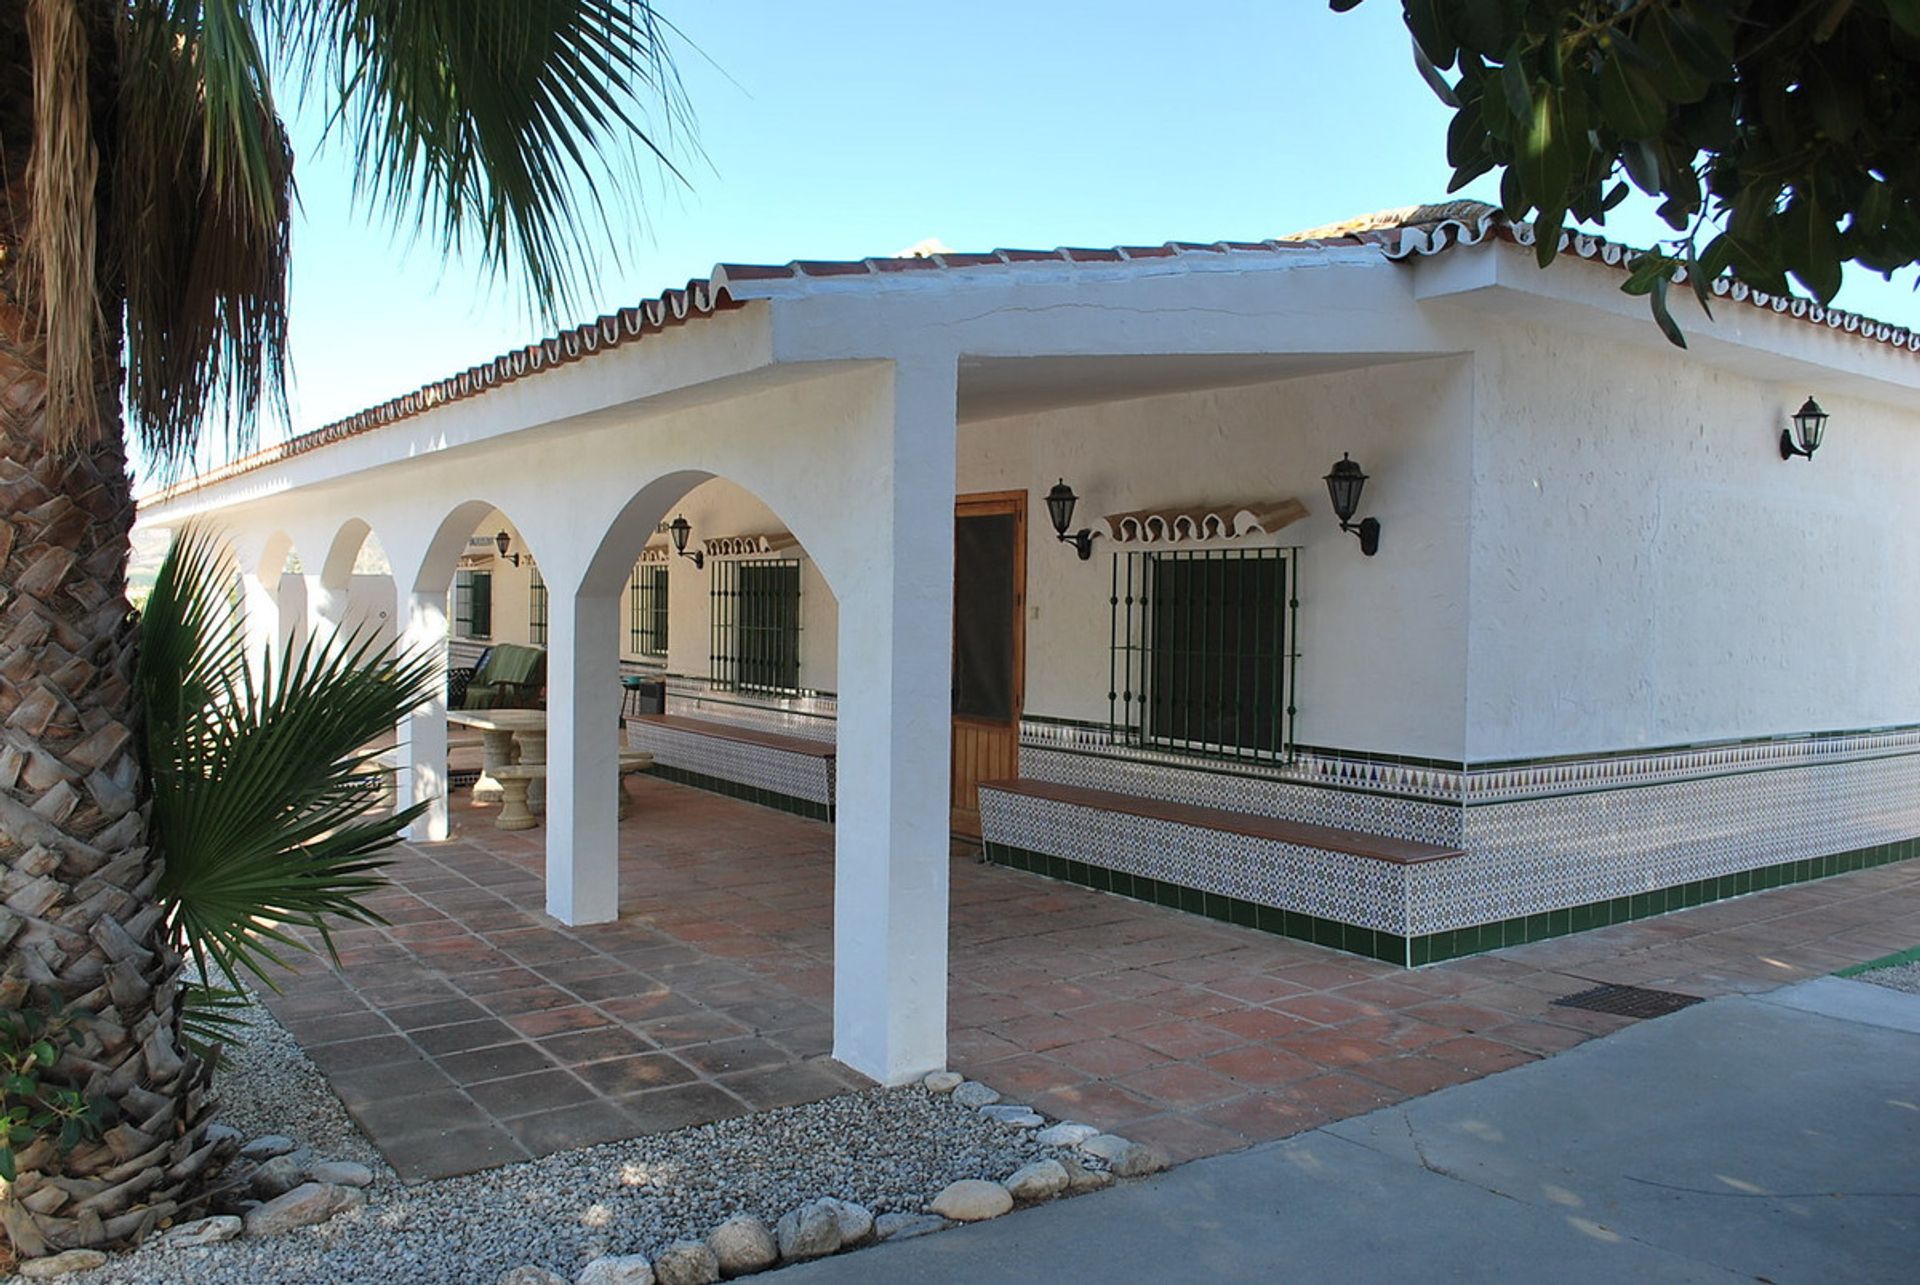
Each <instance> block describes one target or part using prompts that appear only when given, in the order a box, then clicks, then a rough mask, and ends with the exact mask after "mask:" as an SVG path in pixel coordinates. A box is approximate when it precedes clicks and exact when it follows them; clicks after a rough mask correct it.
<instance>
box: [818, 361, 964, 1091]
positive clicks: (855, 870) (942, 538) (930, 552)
mask: <svg viewBox="0 0 1920 1285" xmlns="http://www.w3.org/2000/svg"><path fill="white" fill-rule="evenodd" d="M883 418H884V417H883ZM890 419H891V422H890V423H882V424H880V425H878V426H877V427H878V430H879V432H880V433H881V434H882V435H883V437H884V439H885V440H884V444H883V446H882V449H881V452H880V454H881V461H880V462H881V463H882V465H883V467H882V468H881V469H879V470H876V472H877V474H878V476H875V477H871V478H862V480H861V483H860V485H859V486H854V487H849V489H848V499H849V501H850V502H849V504H848V513H847V521H849V522H851V523H855V524H857V526H856V529H858V530H861V531H864V532H869V533H871V534H870V545H869V546H868V547H869V550H870V555H869V556H868V557H867V558H864V559H863V560H862V562H861V564H860V569H861V572H862V574H859V575H857V576H855V577H853V579H852V582H851V583H849V584H847V585H845V586H844V592H842V593H841V595H840V630H839V636H840V684H839V686H840V699H839V748H838V767H837V793H836V799H835V809H834V815H835V828H834V874H833V892H834V912H833V933H834V975H833V1055H834V1056H835V1057H836V1058H838V1059H839V1060H840V1061H842V1062H845V1063H846V1064H847V1065H849V1066H851V1067H854V1068H855V1069H856V1070H859V1071H862V1072H864V1073H866V1074H867V1075H870V1076H872V1077H874V1078H875V1079H877V1080H880V1081H881V1082H883V1083H886V1084H899V1083H903V1082H905V1081H907V1080H909V1079H911V1078H913V1077H914V1076H917V1075H921V1074H924V1073H925V1072H927V1071H930V1070H934V1069H937V1068H939V1067H942V1066H944V1065H945V1064H946V1056H947V863H948V851H949V840H948V824H949V819H948V816H949V791H950V788H951V786H950V783H949V778H948V760H949V758H950V756H951V753H952V727H951V724H952V715H951V712H950V701H951V697H950V694H949V685H950V682H951V667H952V661H951V651H952V630H953V496H954V482H955V477H954V454H955V429H954V367H953V363H952V360H951V358H949V359H948V360H947V361H945V362H944V363H940V364H938V365H933V364H929V365H926V366H900V367H896V369H895V374H894V388H893V405H892V414H891V416H890ZM855 501H857V502H855Z"/></svg>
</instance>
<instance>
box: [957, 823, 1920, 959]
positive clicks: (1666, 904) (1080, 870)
mask: <svg viewBox="0 0 1920 1285" xmlns="http://www.w3.org/2000/svg"><path fill="white" fill-rule="evenodd" d="M986 855H987V860H988V861H991V862H993V863H995V864H996V865H1003V866H1011V867H1013V868H1014V869H1016V870H1025V871H1028V872H1029V873H1032V874H1037V875H1045V876H1047V877H1048V878H1050V879H1060V880H1063V881H1065V882H1068V883H1077V884H1082V885H1084V886H1086V887H1089V888H1094V889H1097V890H1098V891H1100V892H1111V893H1114V894H1116V895H1118V896H1122V897H1131V898H1133V899H1134V900H1136V901H1145V902H1150V903H1153V904H1155V905H1161V906H1170V907H1172V908H1173V909H1175V910H1185V911H1188V912H1190V913H1193V914H1197V915H1204V916H1206V917H1207V918H1209V919H1218V920H1220V921H1222V922H1223V923H1230V924H1238V925H1240V926H1241V927H1243V928H1253V929H1257V930H1259V931H1260V932H1267V933H1272V934H1274V935H1275V936H1279V937H1292V938H1295V939H1297V940H1300V941H1310V942H1313V943H1314V944H1315V945H1319V946H1327V947H1330V948H1332V949H1334V950H1344V951H1346V952H1348V953H1350V954H1354V955H1365V956H1366V957H1367V958H1369V959H1379V960H1384V961H1386V962H1387V963H1389V964H1399V965H1401V966H1402V967H1410V968H1418V967H1420V966H1421V965H1423V964H1437V963H1439V962H1441V961H1442V960H1447V959H1458V958H1460V957H1461V956H1463V955H1477V954H1480V953H1482V952H1484V951H1489V950H1499V949H1500V948H1501V947H1503V946H1521V945H1525V944H1526V943H1527V942H1531V941H1544V940H1546V939H1547V938H1549V937H1564V936H1567V935H1568V934H1570V933H1577V932H1585V931H1587V930H1588V929H1590V928H1605V927H1606V926H1608V925H1609V924H1624V923H1627V922H1628V921H1630V920H1634V919H1645V918H1648V917H1649V916H1652V915H1664V914H1667V913H1668V912H1670V911H1674V910H1685V909H1687V908H1688V907H1689V906H1702V905H1705V904H1706V903H1708V902H1710V901H1721V900H1724V899H1726V898H1728V897H1739V896H1744V895H1746V894H1747V893H1750V892H1764V891H1766V890H1767V889H1769V888H1781V887H1785V886H1786V885H1788V884H1794V883H1806V882H1808V881H1810V880H1814V879H1826V878H1830V877H1831V876H1833V875H1840V874H1847V873H1849V872H1851V871H1855V870H1866V869H1870V868H1871V867H1874V866H1883V865H1887V864H1888V863H1890V862H1894V861H1908V860H1912V859H1915V858H1920V837H1915V838H1911V839H1898V840H1895V841H1893V842H1891V843H1880V844H1874V845H1873V846H1871V847H1866V848H1856V849H1854V850H1852V851H1850V852H1834V853H1829V854H1828V855H1826V856H1824V857H1809V858H1806V859H1805V860H1801V861H1783V862H1780V863H1779V864H1777V865H1771V866H1761V867H1759V868H1757V869H1753V870H1742V871H1737V872H1735V873H1733V874H1727V875H1718V876H1715V877H1714V878H1711V879H1696V880H1694V881H1692V882H1691V883H1683V884H1676V885H1674V886H1673V887H1670V888H1656V889H1652V890H1650V891H1647V892H1637V893H1633V894H1631V895H1629V896H1624V897H1614V898H1612V899H1610V900H1607V901H1596V902H1591V903H1589V904H1587V905H1583V906H1566V907H1562V908H1561V909H1559V910H1548V911H1542V912H1540V913H1537V914H1531V915H1521V916H1517V917H1515V918H1513V919H1503V920H1500V921H1498V922H1496V923H1491V924H1474V925H1471V926H1469V927H1466V928H1454V929H1450V930H1448V931H1446V932H1437V933H1427V934H1425V935H1423V936H1419V937H1402V936H1400V935H1399V934H1397V933H1390V932H1382V931H1380V930H1378V929H1373V928H1362V927H1360V926H1358V925H1356V924H1346V923H1341V922H1340V921H1338V920H1335V919H1321V918H1319V917H1317V916H1314V915H1309V914H1303V913H1301V912H1299V911H1294V910H1284V909H1281V908H1279V907H1277V906H1267V905H1262V904H1260V903H1259V902H1251V901H1243V900H1241V899H1240V898H1238V897H1225V896H1222V895H1220V894H1219V893H1213V892H1202V891H1200V890H1199V889H1197V888H1186V887H1182V886H1181V885H1179V884H1174V883H1168V882H1166V881H1165V880H1157V879H1149V878H1147V877H1146V876H1144V875H1131V874H1127V873H1126V872H1125V871H1121V870H1110V869H1107V868H1106V867H1104V866H1092V865H1088V864H1087V863H1086V862H1084V861H1071V860H1068V859H1067V858H1065V857H1056V856H1049V855H1048V854H1046V853H1043V852H1032V851H1029V850H1028V849H1025V848H1016V847H1013V846H1011V845H1009V844H1004V843H989V844H987V845H986ZM1915 959H1920V946H1917V947H1915V948H1914V949H1913V950H1910V951H1903V952H1901V953H1900V954H1897V955H1889V956H1887V957H1886V958H1885V959H1878V960H1874V961H1872V962H1871V963H1866V964H1861V965H1859V966H1858V967H1855V968H1850V969H1847V970H1845V971H1844V972H1842V973H1841V974H1839V975H1840V976H1842V977H1846V976H1851V975H1852V974H1854V973H1858V972H1864V971H1865V970H1867V969H1869V968H1879V967H1886V966H1888V965H1891V964H1896V963H1907V962H1910V961H1912V960H1915Z"/></svg>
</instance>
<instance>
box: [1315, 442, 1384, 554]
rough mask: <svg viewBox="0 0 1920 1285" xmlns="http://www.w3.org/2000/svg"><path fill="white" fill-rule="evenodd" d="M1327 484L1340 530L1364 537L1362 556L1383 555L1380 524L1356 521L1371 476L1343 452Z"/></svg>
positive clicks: (1378, 521) (1375, 521)
mask: <svg viewBox="0 0 1920 1285" xmlns="http://www.w3.org/2000/svg"><path fill="white" fill-rule="evenodd" d="M1326 483H1327V497H1328V498H1329V499H1331V500H1332V501H1333V516H1335V517H1336V518H1339V519H1340V529H1341V530H1342V531H1351V532H1353V533H1354V534H1355V535H1357V536H1359V537H1360V552H1361V553H1363V554H1365V555H1366V556H1367V557H1369V558H1371V557H1372V556H1373V555H1374V554H1376V553H1378V552H1380V520H1379V519H1378V518H1361V519H1360V520H1359V521H1358V522H1355V521H1354V520H1353V514H1354V511H1355V510H1356V509H1358V508H1359V507H1360V492H1361V490H1362V489H1363V488H1364V487H1365V486H1366V484H1367V475H1366V474H1365V473H1363V472H1361V471H1360V466H1359V465H1358V464H1355V463H1354V462H1353V457H1352V456H1350V455H1348V454H1347V453H1346V452H1345V451H1342V452H1341V453H1340V458H1339V460H1338V461H1337V462H1335V464H1334V466H1333V471H1332V472H1331V473H1329V474H1327V477H1326Z"/></svg>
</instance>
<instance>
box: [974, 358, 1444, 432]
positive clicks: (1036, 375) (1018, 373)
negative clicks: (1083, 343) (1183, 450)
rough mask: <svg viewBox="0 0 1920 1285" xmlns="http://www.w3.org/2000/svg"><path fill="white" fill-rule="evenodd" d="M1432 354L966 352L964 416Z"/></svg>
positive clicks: (994, 415)
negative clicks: (1023, 354)
mask: <svg viewBox="0 0 1920 1285" xmlns="http://www.w3.org/2000/svg"><path fill="white" fill-rule="evenodd" d="M1431 355H1432V354H1414V355H1409V354H1405V353H1207V354H1200V355H1180V354H1155V355H1152V356H1138V357H1106V356H1102V357H962V358H961V359H960V387H959V403H960V404H959V416H960V419H961V420H962V421H963V422H964V421H967V420H977V419H999V418H1001V417H1003V416H1007V415H1023V414H1028V413H1031V412H1034V411H1043V410H1055V409H1057V408H1059V407H1062V406H1084V405H1089V404H1092V403H1095V402H1116V401H1130V400H1132V399H1134V398H1137V397H1158V396H1162V395H1164V394H1167V393H1186V392H1194V391H1197V390H1199V389H1203V388H1233V387H1238V386H1240V385H1244V384H1269V383H1273V382H1274V381H1276V380H1281V379H1294V378H1297V377H1299V376H1301V375H1323V374H1329V373H1332V372H1334V371H1341V370H1357V369H1359V368H1360V367H1362V366H1376V365H1382V364H1385V363H1388V362H1399V361H1411V360H1419V359H1420V358H1422V357H1427V356H1431Z"/></svg>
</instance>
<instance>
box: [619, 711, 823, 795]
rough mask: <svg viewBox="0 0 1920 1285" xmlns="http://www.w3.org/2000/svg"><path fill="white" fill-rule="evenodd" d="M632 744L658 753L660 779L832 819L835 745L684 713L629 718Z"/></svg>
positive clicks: (655, 764) (655, 761)
mask: <svg viewBox="0 0 1920 1285" xmlns="http://www.w3.org/2000/svg"><path fill="white" fill-rule="evenodd" d="M626 725H627V744H628V745H629V746H630V747H631V748H633V749H636V750H647V751H650V752H651V753H652V754H653V775H655V776H658V777H663V778H665V779H666V780H669V781H678V782H680V783H681V784H683V785H693V786H698V787H699V788H701V789H703V790H712V791H715V792H716V793H719V794H727V795H731V796H733V797H734V798H738V799H745V800H747V801H748V802H751V803H761V804H765V805H766V806H768V807H775V808H780V809H782V810H783V811H787V812H795V813H798V814H799V815H801V816H808V817H813V818H815V819H817V820H821V821H831V820H833V792H834V784H833V782H834V747H833V742H831V741H816V740H809V739H807V738H805V737H800V736H783V735H781V734H780V733H778V732H764V731H761V730H759V729H758V728H752V727H741V726H738V725H736V724H732V723H715V722H709V721H708V720H706V719H699V718H684V717H682V716H680V715H678V714H645V715H642V716H640V717H638V718H629V719H627V720H626Z"/></svg>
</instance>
